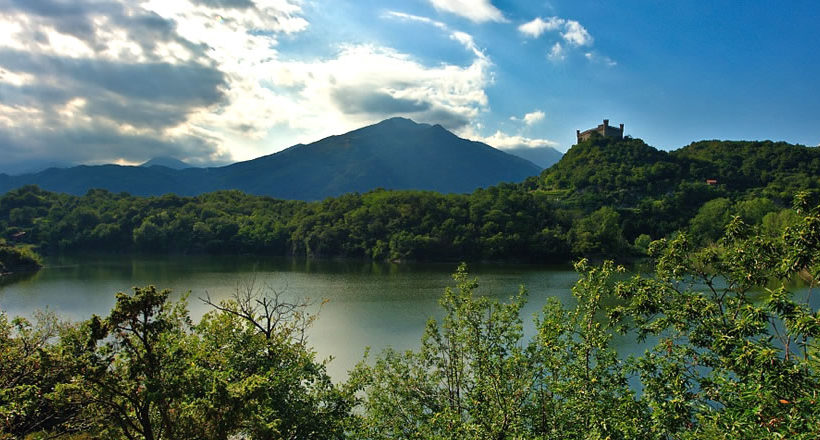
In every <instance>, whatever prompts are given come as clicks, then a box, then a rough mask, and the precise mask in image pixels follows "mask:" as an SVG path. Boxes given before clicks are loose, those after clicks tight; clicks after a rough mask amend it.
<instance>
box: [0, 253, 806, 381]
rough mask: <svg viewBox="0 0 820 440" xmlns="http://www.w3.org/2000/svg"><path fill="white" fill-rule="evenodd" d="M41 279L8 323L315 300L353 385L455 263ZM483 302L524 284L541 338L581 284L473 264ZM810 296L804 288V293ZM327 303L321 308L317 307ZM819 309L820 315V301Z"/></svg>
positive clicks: (72, 260)
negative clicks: (176, 303)
mask: <svg viewBox="0 0 820 440" xmlns="http://www.w3.org/2000/svg"><path fill="white" fill-rule="evenodd" d="M45 263H46V267H45V268H44V269H42V270H41V271H39V272H37V273H35V274H27V275H25V276H22V277H18V278H16V279H15V278H11V279H5V280H4V281H3V284H0V309H2V310H5V311H6V312H7V313H8V315H9V316H15V315H22V316H31V314H32V312H33V311H34V310H37V309H45V308H46V307H47V308H48V309H49V310H53V311H55V312H57V313H58V314H59V315H60V316H61V317H63V318H65V319H69V320H74V321H76V320H82V319H86V318H88V317H90V316H91V315H92V314H95V313H96V314H98V315H101V316H106V315H107V314H108V312H109V311H110V309H111V307H112V306H113V305H114V294H115V293H116V292H119V291H130V289H131V287H132V286H145V285H148V284H154V285H155V286H157V287H158V288H163V289H164V288H168V289H172V290H173V291H174V295H173V298H175V299H177V298H179V297H180V296H181V295H182V294H184V293H185V292H189V291H190V296H189V298H188V308H189V310H190V311H191V316H192V317H193V318H194V320H199V318H200V317H201V316H202V315H203V314H204V313H206V312H208V311H210V310H211V307H210V306H208V305H206V304H204V303H203V302H202V301H201V300H200V299H199V298H201V297H204V296H205V295H206V294H208V295H210V296H211V298H212V299H214V300H220V299H226V298H229V297H230V296H231V295H232V294H233V293H234V291H235V290H236V288H237V285H238V283H241V282H245V281H248V280H251V279H255V281H256V284H257V285H259V286H269V287H270V288H272V289H276V290H277V291H281V292H283V296H284V297H285V298H291V299H301V298H305V297H308V298H311V299H312V300H313V301H314V302H315V303H316V304H317V305H316V306H314V307H313V310H314V311H316V312H318V313H319V318H318V319H317V321H316V323H315V324H314V326H313V327H312V329H311V331H310V341H311V343H312V345H313V347H314V348H315V350H316V352H317V353H318V355H319V358H320V359H324V358H327V357H330V356H332V357H333V361H332V362H331V363H330V364H329V368H328V370H329V373H330V374H331V376H332V377H333V379H334V380H337V381H339V380H344V379H345V378H346V377H347V371H348V370H349V369H350V368H352V367H353V366H354V365H355V364H356V363H357V362H359V361H360V360H361V359H362V354H363V353H364V350H365V348H366V347H371V351H372V352H373V353H378V352H379V351H381V350H382V349H384V348H386V347H388V346H391V347H393V348H395V349H399V350H404V349H410V348H416V347H418V346H419V342H420V338H421V335H422V333H423V332H424V327H425V323H426V321H427V319H428V318H430V317H437V318H438V317H441V316H442V313H441V310H440V309H439V307H438V303H437V301H438V298H439V297H440V295H441V293H442V292H443V291H444V288H445V287H446V286H452V285H453V281H452V278H451V277H450V275H451V274H452V273H453V272H454V271H455V269H456V267H457V264H456V263H402V264H391V263H373V262H365V261H351V260H305V259H292V258H281V257H280V258H276V257H250V256H239V257H237V256H130V255H103V256H88V255H86V256H61V257H52V258H48V259H46V261H45ZM469 271H470V274H471V276H474V277H477V278H478V282H479V288H478V293H479V294H483V295H491V296H494V297H497V298H499V299H506V298H509V297H510V296H511V295H514V294H515V293H516V292H518V289H519V287H520V286H521V285H522V284H523V285H525V286H526V287H527V290H528V292H529V295H528V298H529V301H528V303H527V305H526V306H525V307H524V309H523V310H522V318H523V319H524V325H525V327H524V328H525V332H526V333H527V334H528V335H532V334H533V333H534V326H533V323H532V321H533V320H532V316H533V315H534V314H536V313H538V312H539V311H540V310H541V308H542V307H543V305H544V304H545V302H546V299H547V298H548V297H550V296H553V297H557V298H559V299H560V300H561V301H562V302H563V303H564V304H571V303H572V302H573V301H574V300H573V298H572V294H571V292H570V289H571V288H572V286H573V285H574V284H575V282H576V281H577V280H578V275H577V274H576V273H575V272H574V271H572V270H571V268H569V267H566V266H565V267H556V266H541V265H519V264H474V265H471V266H470V267H469ZM799 290H805V289H799ZM323 299H326V300H327V302H326V303H325V304H324V305H323V306H322V307H321V310H320V309H319V306H318V304H319V303H321V302H322V300H323ZM814 300H815V301H813V304H812V305H813V306H814V308H816V307H817V306H820V304H817V302H820V297H817V298H814ZM613 344H614V346H615V347H616V348H617V349H618V351H619V353H620V354H621V356H626V355H629V354H638V353H640V352H642V351H643V349H644V348H646V346H645V345H637V344H636V343H635V341H634V339H633V338H631V337H629V336H617V337H616V338H615V339H614V341H613Z"/></svg>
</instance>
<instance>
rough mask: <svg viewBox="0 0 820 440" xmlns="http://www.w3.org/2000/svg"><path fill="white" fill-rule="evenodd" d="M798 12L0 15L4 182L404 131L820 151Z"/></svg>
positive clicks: (819, 115)
mask: <svg viewBox="0 0 820 440" xmlns="http://www.w3.org/2000/svg"><path fill="white" fill-rule="evenodd" d="M817 23H820V12H818V8H817V5H816V2H812V1H800V0H794V1H789V2H781V1H774V0H772V1H754V0H749V1H744V2H722V1H718V2H704V1H683V0H680V1H674V2H671V1H651V0H622V1H618V2H614V1H613V2H603V1H579V0H549V1H540V0H534V1H508V0H0V169H2V167H3V166H5V167H6V168H7V169H8V168H9V167H12V168H13V167H14V166H17V165H18V164H21V163H25V162H27V161H38V160H39V161H53V162H55V163H63V162H65V163H89V164H96V163H120V164H138V163H141V162H143V161H146V160H148V159H150V158H152V157H157V156H170V157H175V158H178V159H181V160H185V161H187V162H189V163H191V164H194V165H217V164H224V163H229V162H234V161H239V160H247V159H251V158H255V157H259V156H262V155H266V154H271V153H274V152H276V151H279V150H282V149H284V148H287V147H289V146H291V145H294V144H297V143H309V142H313V141H316V140H319V139H321V138H324V137H327V136H330V135H334V134H341V133H344V132H346V131H349V130H352V129H356V128H359V127H362V126H365V125H369V124H372V123H376V122H378V121H380V120H383V119H386V118H389V117H394V116H402V117H407V118H411V119H413V120H415V121H417V122H424V123H431V124H441V125H443V126H444V127H445V128H448V129H450V130H452V131H453V132H455V133H456V134H458V135H460V136H462V137H466V138H469V139H475V140H479V141H483V142H486V143H488V144H490V145H492V146H495V147H497V148H502V149H504V148H518V147H532V148H536V147H544V146H551V147H554V148H556V149H558V150H560V151H566V150H567V149H568V148H569V147H570V146H571V145H572V144H573V143H574V142H575V130H576V129H581V130H585V129H588V128H592V127H595V126H596V125H598V124H600V123H601V120H602V119H605V118H606V119H609V120H610V123H611V124H612V125H617V124H620V123H623V124H625V132H626V134H628V135H631V136H632V137H636V138H641V139H644V140H645V141H646V142H647V143H648V144H650V145H653V146H655V147H657V148H661V149H665V150H670V149H676V148H680V147H682V146H685V145H687V144H689V143H690V142H693V141H697V140H702V139H746V140H763V139H771V140H784V141H787V142H791V143H799V144H804V145H812V146H813V145H817V144H820V82H818V79H817V78H818V77H820V76H818V75H820V73H819V72H820V43H818V41H820V40H818V36H817V29H818V24H817Z"/></svg>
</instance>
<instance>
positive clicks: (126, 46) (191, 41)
mask: <svg viewBox="0 0 820 440" xmlns="http://www.w3.org/2000/svg"><path fill="white" fill-rule="evenodd" d="M217 12H219V13H218V14H217ZM298 12H299V7H298V6H297V5H295V4H293V3H292V2H290V1H288V0H277V1H267V0H257V1H255V2H254V1H251V0H195V1H190V0H187V1H186V0H182V1H178V2H173V3H171V2H160V1H156V0H150V1H146V2H142V3H135V2H130V1H127V0H77V1H71V2H69V1H57V0H41V1H30V0H0V29H2V30H0V96H2V99H0V139H2V143H3V147H4V153H7V154H5V155H4V157H3V158H0V160H2V161H11V160H12V159H19V160H27V159H34V158H37V157H48V158H52V159H54V160H66V161H72V162H74V161H87V162H140V161H143V160H145V159H148V158H150V157H152V156H154V155H173V156H176V157H178V158H180V159H185V160H188V161H192V162H195V163H203V164H204V163H211V162H224V161H226V160H228V159H230V157H231V155H232V154H231V151H230V150H229V149H228V146H227V143H228V142H227V139H226V136H225V133H226V132H227V133H230V132H231V131H232V129H234V128H236V131H239V130H240V128H239V124H236V122H237V121H236V120H235V119H234V118H233V116H235V114H234V112H233V111H232V110H233V106H234V105H235V103H236V102H242V103H246V101H245V100H244V99H243V97H246V96H247V95H248V92H252V91H253V90H252V89H253V88H252V87H251V88H247V86H248V84H249V82H248V81H247V78H246V77H244V75H243V74H242V73H243V69H241V68H239V66H238V65H239V64H240V63H241V60H240V58H239V57H245V56H246V55H248V54H249V53H254V52H255V53H256V55H257V56H264V57H270V56H271V54H272V53H273V52H271V51H272V48H273V47H275V45H276V35H278V34H282V33H292V32H298V31H299V30H300V29H304V28H305V27H306V26H307V22H306V21H305V20H304V19H302V18H300V17H299V16H298ZM215 17H218V19H217V18H215ZM262 31H264V32H262ZM219 37H222V38H219ZM232 44H233V45H235V46H234V47H230V45H232ZM228 48H230V49H235V50H234V52H233V54H232V55H226V54H227V53H228V52H227V51H226V50H223V49H228ZM259 49H263V50H259ZM263 54H264V55H263ZM247 59H250V60H252V61H253V59H252V57H245V58H242V60H247ZM251 82H253V81H251ZM219 116H225V118H224V119H223V120H220V119H219Z"/></svg>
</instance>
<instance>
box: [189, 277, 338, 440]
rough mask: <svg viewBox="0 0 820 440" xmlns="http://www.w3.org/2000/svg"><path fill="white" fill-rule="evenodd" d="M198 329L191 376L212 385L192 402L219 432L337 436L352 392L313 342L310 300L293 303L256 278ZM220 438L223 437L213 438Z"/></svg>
mask: <svg viewBox="0 0 820 440" xmlns="http://www.w3.org/2000/svg"><path fill="white" fill-rule="evenodd" d="M204 301H205V302H206V303H207V304H210V305H211V306H213V307H214V308H215V309H216V310H215V311H214V312H211V313H208V314H207V315H205V316H204V317H203V319H202V321H201V322H200V323H199V324H198V325H197V326H196V329H195V330H196V334H197V335H198V338H197V340H196V348H195V349H194V350H193V352H194V353H196V355H195V356H194V358H193V359H192V368H191V369H190V372H189V374H191V376H192V377H194V378H196V379H195V382H198V383H206V384H208V385H207V387H205V388H204V389H202V390H201V393H199V394H198V398H197V399H196V401H195V402H194V403H193V408H194V411H195V412H196V414H197V418H196V419H197V420H199V421H200V423H203V424H205V425H206V426H208V431H211V432H214V433H223V435H228V434H243V435H248V436H249V437H250V438H255V439H339V438H344V422H345V420H346V418H347V416H348V413H349V411H350V409H351V407H352V404H353V396H352V395H350V394H348V393H347V392H346V391H345V390H343V389H341V388H339V387H336V386H334V385H333V384H332V382H331V380H330V377H329V376H328V375H327V371H326V365H325V363H324V362H317V361H316V359H315V358H316V354H315V353H314V352H313V351H312V350H311V348H310V346H309V345H308V342H307V337H306V331H307V329H308V328H309V326H310V324H311V323H312V322H313V320H314V319H315V315H312V314H310V313H308V310H307V309H308V307H309V305H310V303H309V302H308V301H306V300H303V301H295V302H291V301H287V300H285V297H284V296H283V294H282V293H281V292H278V291H276V290H274V289H272V288H270V287H269V286H268V287H267V288H261V287H259V286H258V285H257V283H256V281H255V279H249V280H245V281H244V282H242V283H240V284H239V286H238V287H237V290H236V292H235V294H234V296H233V298H231V299H230V300H228V301H223V302H220V303H216V302H214V301H212V300H211V299H210V297H206V298H205V299H204ZM214 438H217V437H214Z"/></svg>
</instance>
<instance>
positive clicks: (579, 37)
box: [561, 20, 592, 46]
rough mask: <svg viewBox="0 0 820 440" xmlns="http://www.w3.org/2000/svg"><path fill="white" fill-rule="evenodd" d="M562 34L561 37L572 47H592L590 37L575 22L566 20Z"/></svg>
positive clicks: (579, 24)
mask: <svg viewBox="0 0 820 440" xmlns="http://www.w3.org/2000/svg"><path fill="white" fill-rule="evenodd" d="M564 29H565V30H564V32H562V33H561V36H562V37H563V38H564V40H566V41H567V42H568V43H570V44H572V45H573V46H590V45H592V35H590V34H589V32H587V30H586V29H585V28H584V27H583V26H581V23H578V22H577V21H575V20H567V21H566V23H565V25H564Z"/></svg>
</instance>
